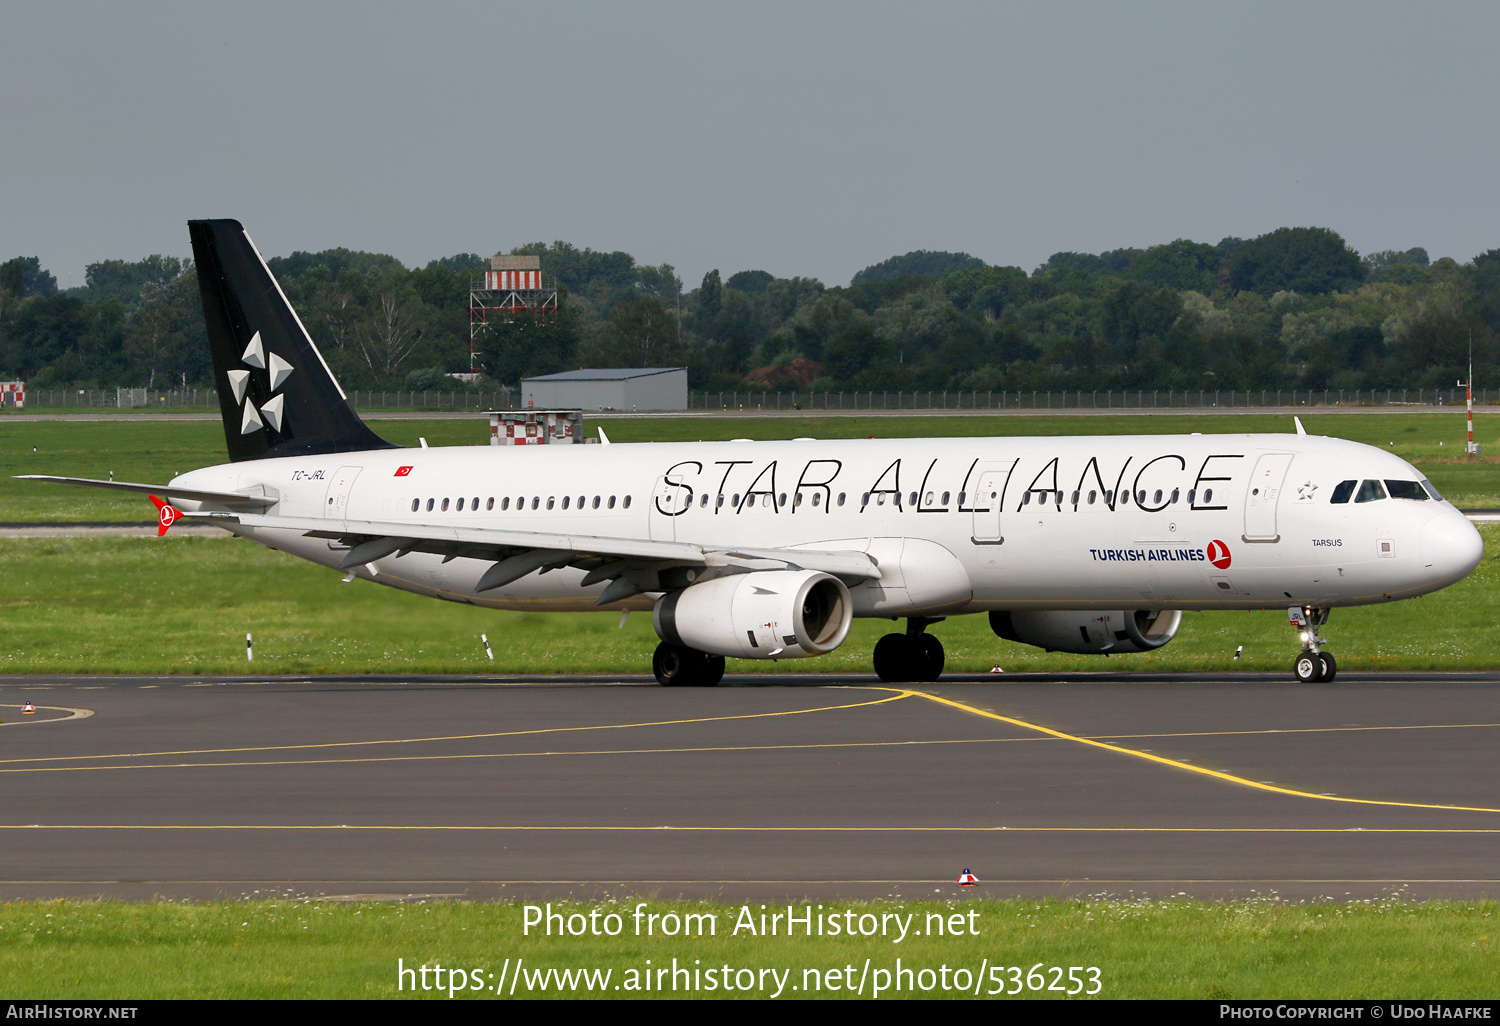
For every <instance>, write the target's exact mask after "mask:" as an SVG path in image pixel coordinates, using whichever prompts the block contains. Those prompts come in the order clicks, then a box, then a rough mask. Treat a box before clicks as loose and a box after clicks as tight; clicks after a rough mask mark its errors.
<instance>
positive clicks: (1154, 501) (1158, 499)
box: [1151, 488, 1161, 506]
mask: <svg viewBox="0 0 1500 1026" xmlns="http://www.w3.org/2000/svg"><path fill="white" fill-rule="evenodd" d="M1151 505H1153V506H1160V505H1161V489H1160V488H1158V489H1157V490H1156V494H1155V495H1153V496H1152V497H1151Z"/></svg>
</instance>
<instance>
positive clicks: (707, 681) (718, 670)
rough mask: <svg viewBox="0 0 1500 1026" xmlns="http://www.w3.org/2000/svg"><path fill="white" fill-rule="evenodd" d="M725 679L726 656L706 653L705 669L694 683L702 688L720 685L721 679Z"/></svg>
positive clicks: (704, 659)
mask: <svg viewBox="0 0 1500 1026" xmlns="http://www.w3.org/2000/svg"><path fill="white" fill-rule="evenodd" d="M723 679H724V657H723V656H716V655H705V656H704V657H703V670H702V672H701V673H700V674H699V675H698V679H697V680H695V681H693V684H694V685H696V686H697V687H700V688H712V687H718V685H719V681H721V680H723Z"/></svg>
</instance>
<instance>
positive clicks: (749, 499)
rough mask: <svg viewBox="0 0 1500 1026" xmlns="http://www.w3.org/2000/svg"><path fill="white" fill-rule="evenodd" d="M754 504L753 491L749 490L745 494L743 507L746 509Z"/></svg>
mask: <svg viewBox="0 0 1500 1026" xmlns="http://www.w3.org/2000/svg"><path fill="white" fill-rule="evenodd" d="M754 506H755V493H754V492H751V493H750V494H749V495H747V496H745V507H746V508H747V509H749V508H753V507H754Z"/></svg>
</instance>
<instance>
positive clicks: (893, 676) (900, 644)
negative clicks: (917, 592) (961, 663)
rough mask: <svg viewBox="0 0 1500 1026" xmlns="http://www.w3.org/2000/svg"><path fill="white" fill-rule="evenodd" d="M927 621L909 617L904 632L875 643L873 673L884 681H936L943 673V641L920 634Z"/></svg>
mask: <svg viewBox="0 0 1500 1026" xmlns="http://www.w3.org/2000/svg"><path fill="white" fill-rule="evenodd" d="M941 619H942V617H938V618H937V619H935V620H929V619H926V618H924V617H920V616H913V617H911V618H910V619H908V620H907V621H906V633H905V634H887V635H886V636H885V637H883V638H881V639H880V640H879V641H877V642H876V643H875V673H876V675H877V676H879V677H880V679H881V680H883V681H885V682H886V683H887V684H914V683H918V682H925V681H933V680H937V679H938V678H939V677H940V676H942V674H943V643H942V642H941V641H939V640H938V639H937V638H934V637H933V636H932V635H931V634H924V633H923V631H925V630H926V629H927V626H928V624H934V623H938V622H939V621H940V620H941Z"/></svg>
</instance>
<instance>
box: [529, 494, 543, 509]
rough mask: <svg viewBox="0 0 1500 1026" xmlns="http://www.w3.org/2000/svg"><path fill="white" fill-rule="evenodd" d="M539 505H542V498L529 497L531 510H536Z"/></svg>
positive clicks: (538, 496) (536, 496) (537, 496)
mask: <svg viewBox="0 0 1500 1026" xmlns="http://www.w3.org/2000/svg"><path fill="white" fill-rule="evenodd" d="M541 504H542V497H541V496H540V495H533V496H532V497H531V508H532V509H536V508H537V507H538V506H540V505H541Z"/></svg>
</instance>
